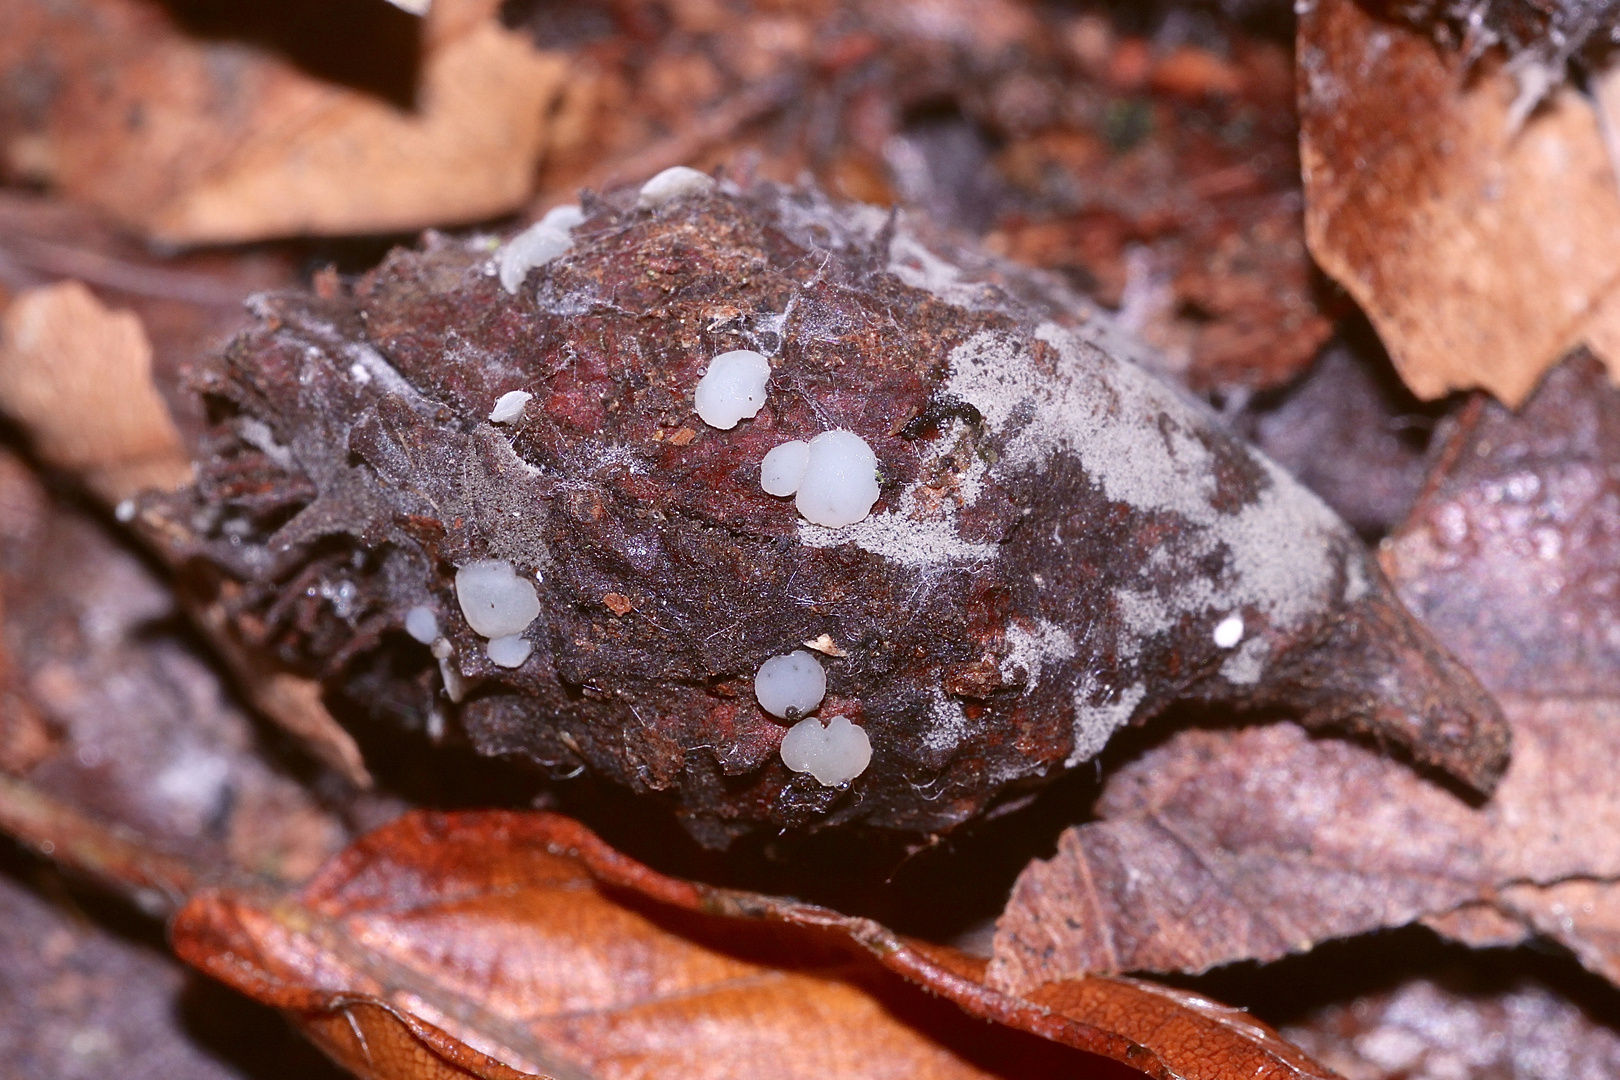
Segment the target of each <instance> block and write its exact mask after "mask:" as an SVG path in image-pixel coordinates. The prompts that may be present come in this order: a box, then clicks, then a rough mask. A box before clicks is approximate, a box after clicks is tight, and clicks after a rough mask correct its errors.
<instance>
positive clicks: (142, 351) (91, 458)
mask: <svg viewBox="0 0 1620 1080" xmlns="http://www.w3.org/2000/svg"><path fill="white" fill-rule="evenodd" d="M0 335H3V337H0V412H5V413H7V414H9V415H10V416H11V417H12V418H13V419H14V420H16V421H17V422H18V423H20V424H21V425H22V426H23V428H24V429H25V430H26V431H27V432H28V434H29V435H30V437H31V438H32V440H33V443H34V447H35V449H36V451H37V452H38V453H39V455H40V456H41V457H42V458H44V459H45V460H46V461H47V462H49V463H50V464H52V465H54V466H56V467H58V468H61V469H64V470H66V471H68V472H72V473H76V474H78V475H80V476H82V477H83V479H84V481H85V483H86V484H87V485H89V486H90V488H91V489H92V490H94V491H95V492H96V493H97V494H99V495H100V496H102V497H103V498H105V499H107V500H108V501H110V502H117V501H118V500H120V499H123V498H127V497H128V496H130V495H133V494H135V493H136V492H138V491H140V490H142V489H143V488H151V487H156V488H163V489H168V488H174V487H179V486H180V485H182V484H185V483H188V482H190V480H191V476H192V472H191V461H190V457H189V455H188V454H187V453H186V450H185V448H184V447H183V446H182V445H181V442H180V433H179V431H178V430H176V428H175V425H174V421H173V419H172V418H170V416H169V411H168V407H167V406H166V405H164V403H163V399H162V398H161V397H159V396H158V393H157V391H156V389H155V388H154V387H153V385H152V347H151V345H150V344H149V343H148V342H147V339H146V334H145V332H144V331H143V329H142V328H141V322H140V319H138V318H137V317H136V316H135V315H133V314H132V313H130V312H128V311H112V310H109V309H108V308H106V307H104V306H103V305H102V304H101V303H100V302H99V301H98V300H97V299H96V298H95V297H94V296H93V295H91V293H90V290H89V289H87V288H85V287H84V286H83V285H82V284H80V283H78V282H76V281H68V282H63V283H61V284H59V285H50V286H46V287H42V288H38V289H31V290H29V291H28V292H25V293H23V294H22V295H21V296H19V297H17V299H15V300H14V301H12V303H11V305H10V307H8V308H7V309H6V311H5V314H4V316H3V318H0Z"/></svg>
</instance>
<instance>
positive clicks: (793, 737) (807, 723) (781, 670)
mask: <svg viewBox="0 0 1620 1080" xmlns="http://www.w3.org/2000/svg"><path fill="white" fill-rule="evenodd" d="M826 696H827V673H826V672H825V671H823V670H822V669H821V661H819V660H817V659H816V658H815V657H814V656H813V655H811V654H810V653H808V652H806V651H805V650H803V649H796V650H794V651H793V652H790V653H788V654H786V655H784V656H773V657H771V658H770V659H769V660H767V661H765V662H764V663H763V664H761V665H760V666H759V672H758V674H756V675H755V676H754V697H755V698H756V699H757V700H758V701H759V707H760V708H762V709H764V710H765V711H766V712H768V713H770V714H771V715H772V716H775V717H777V718H779V719H782V720H790V721H797V723H795V724H794V725H793V726H792V727H791V728H789V729H788V730H787V734H785V735H783V736H782V746H781V754H782V763H783V764H784V765H786V766H787V767H788V768H790V769H792V770H793V771H794V772H801V773H809V774H810V775H811V776H814V777H815V778H816V780H817V781H818V782H819V783H821V784H822V785H824V786H826V787H841V786H842V785H844V784H847V783H849V782H850V781H851V780H853V779H855V778H856V777H857V776H859V775H861V773H863V772H865V771H866V767H867V765H869V764H871V762H872V741H871V740H870V739H868V738H867V737H866V732H865V731H863V730H862V729H861V728H860V727H858V726H856V725H855V724H854V723H852V722H851V721H850V719H849V717H847V716H834V717H831V718H830V719H829V720H828V721H827V722H826V723H825V724H823V723H822V722H821V721H820V720H818V719H817V718H815V717H813V716H806V715H805V714H806V713H810V712H814V711H815V710H816V708H817V707H818V706H819V705H820V704H821V699H822V698H824V697H826ZM800 717H803V719H799V718H800Z"/></svg>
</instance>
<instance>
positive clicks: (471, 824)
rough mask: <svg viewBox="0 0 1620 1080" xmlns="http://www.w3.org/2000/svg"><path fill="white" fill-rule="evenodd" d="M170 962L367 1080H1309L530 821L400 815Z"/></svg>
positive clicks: (1254, 1030)
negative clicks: (297, 1033) (684, 876)
mask: <svg viewBox="0 0 1620 1080" xmlns="http://www.w3.org/2000/svg"><path fill="white" fill-rule="evenodd" d="M173 938H174V942H175V946H176V948H177V950H178V951H179V952H180V954H181V956H182V957H183V958H185V959H186V960H187V961H188V962H190V963H192V964H193V965H195V966H197V967H198V968H201V969H202V970H204V971H206V972H209V973H210V974H212V975H214V976H216V977H217V978H220V979H222V980H223V981H225V982H227V983H230V984H231V985H233V986H235V987H237V988H238V989H240V990H242V991H244V992H245V993H248V994H249V995H251V996H253V997H255V998H257V999H258V1000H260V1001H264V1002H266V1003H268V1004H271V1005H275V1006H277V1007H279V1008H283V1009H287V1010H289V1011H290V1012H291V1013H292V1014H293V1015H294V1016H295V1018H296V1019H297V1020H298V1021H299V1023H300V1024H302V1025H303V1026H304V1028H305V1029H306V1030H307V1031H308V1032H309V1033H310V1034H311V1036H312V1037H313V1038H315V1040H316V1041H317V1042H319V1043H320V1044H321V1045H322V1046H323V1047H325V1048H326V1049H327V1050H328V1052H329V1053H331V1054H332V1056H333V1057H334V1058H336V1059H337V1060H339V1061H340V1062H342V1063H343V1064H345V1065H347V1066H348V1067H349V1068H351V1069H352V1070H353V1071H355V1072H356V1073H358V1074H359V1075H361V1076H365V1077H367V1078H377V1080H382V1078H387V1080H407V1078H408V1080H420V1078H425V1077H441V1076H442V1077H480V1078H486V1077H487V1078H505V1077H512V1076H521V1075H536V1074H539V1075H549V1076H554V1077H559V1078H571V1077H587V1076H588V1077H603V1078H608V1077H630V1076H681V1077H688V1078H716V1080H718V1078H721V1077H743V1076H764V1075H769V1076H772V1077H782V1078H792V1077H805V1078H811V1077H815V1078H820V1077H827V1076H839V1077H857V1076H894V1077H902V1076H903V1077H908V1078H918V1080H923V1078H929V1080H932V1078H946V1077H950V1078H962V1080H969V1078H979V1077H985V1076H992V1075H1004V1076H1005V1075H1027V1074H1028V1072H1029V1071H1030V1070H1032V1069H1045V1070H1052V1069H1061V1070H1065V1071H1069V1070H1072V1071H1086V1072H1087V1074H1088V1075H1090V1074H1092V1073H1093V1072H1095V1070H1097V1069H1098V1068H1099V1067H1101V1068H1104V1069H1105V1070H1106V1069H1107V1068H1108V1066H1106V1065H1105V1064H1104V1063H1103V1062H1100V1061H1098V1060H1097V1059H1096V1058H1093V1057H1091V1056H1090V1054H1101V1055H1104V1056H1106V1057H1110V1058H1113V1059H1114V1060H1115V1061H1117V1062H1120V1063H1123V1064H1127V1065H1130V1066H1132V1067H1134V1068H1136V1069H1138V1070H1140V1071H1142V1072H1145V1073H1147V1074H1149V1075H1151V1076H1158V1077H1165V1078H1168V1077H1172V1076H1175V1077H1187V1078H1193V1077H1205V1078H1209V1080H1224V1078H1232V1080H1236V1078H1238V1077H1244V1078H1249V1077H1275V1078H1278V1080H1282V1078H1299V1077H1313V1076H1328V1075H1331V1074H1330V1073H1329V1072H1328V1071H1327V1070H1325V1069H1322V1068H1321V1067H1319V1066H1317V1065H1315V1064H1314V1063H1312V1062H1310V1061H1309V1060H1308V1059H1307V1058H1306V1057H1305V1056H1304V1055H1302V1054H1300V1053H1299V1052H1298V1051H1296V1050H1294V1049H1293V1048H1292V1047H1291V1046H1289V1045H1288V1044H1287V1043H1285V1042H1283V1041H1282V1040H1281V1039H1280V1038H1278V1037H1277V1036H1276V1035H1275V1034H1274V1033H1273V1032H1271V1031H1269V1030H1268V1029H1266V1028H1264V1027H1263V1026H1262V1025H1260V1024H1258V1023H1256V1022H1254V1021H1253V1020H1251V1019H1250V1018H1248V1017H1247V1016H1245V1015H1244V1014H1241V1013H1238V1012H1236V1011H1234V1010H1227V1009H1224V1008H1223V1007H1221V1006H1219V1005H1216V1004H1215V1003H1213V1002H1209V1001H1206V1000H1204V999H1202V998H1198V997H1197V996H1195V995H1191V994H1187V993H1184V992H1182V991H1179V990H1172V989H1168V988H1165V987H1159V986H1154V985H1152V984H1149V983H1142V982H1137V981H1134V980H1126V979H1087V980H1078V981H1074V982H1070V983H1065V984H1058V985H1052V986H1045V987H1041V988H1039V989H1038V990H1037V991H1036V992H1035V993H1033V994H1031V995H1030V996H1029V997H1027V998H1015V997H1011V996H1009V995H1005V994H1001V993H998V992H996V991H994V990H992V989H991V988H990V987H989V986H987V985H986V984H985V982H984V980H983V975H984V962H983V961H982V960H978V959H975V958H973V957H969V956H966V955H964V954H962V953H959V952H956V951H954V950H951V949H947V948H944V947H940V946H932V945H924V944H921V943H915V942H910V941H907V940H905V939H902V938H900V937H898V936H896V935H895V934H893V933H892V932H890V931H889V930H887V929H885V928H884V927H882V926H880V925H878V924H876V923H873V922H871V921H869V920H863V919H854V918H848V917H845V916H842V915H839V914H837V913H836V912H832V911H829V910H827V909H824V908H817V907H813V906H810V905H805V904H799V903H796V902H793V901H786V900H778V899H773V898H769V897H763V896H759V895H757V894H751V893H740V892H733V891H728V890H722V889H714V888H709V887H706V886H703V885H698V884H693V883H689V882H684V881H678V880H674V879H671V878H667V877H664V876H662V875H660V874H657V873H655V872H654V871H652V870H650V869H648V868H647V867H645V866H642V865H641V864H639V863H636V862H634V861H633V860H631V859H629V858H627V857H625V856H623V855H621V854H619V853H618V852H616V851H614V850H613V849H612V848H610V847H608V846H607V845H606V844H604V843H603V842H602V841H601V840H599V839H597V838H596V837H595V836H594V835H593V834H592V833H590V832H589V831H587V830H586V829H584V828H583V827H582V826H580V825H578V824H577V823H575V822H573V821H571V820H569V819H567V818H562V817H557V816H555V815H549V814H519V813H510V812H496V811H491V812H483V813H464V814H450V815H445V814H430V813H414V814H411V815H407V816H406V817H404V818H402V819H400V820H399V821H396V822H395V823H393V824H391V825H388V826H386V827H384V828H382V829H379V830H378V831H376V832H374V833H372V834H370V835H368V836H366V837H364V838H362V839H361V840H359V841H357V842H356V843H355V844H354V845H353V846H352V847H350V848H349V849H348V850H347V851H346V852H345V853H344V854H343V855H341V856H339V857H338V858H337V859H335V860H334V861H333V862H332V863H331V864H330V865H329V866H328V867H327V869H326V870H324V871H323V872H322V873H321V874H320V875H318V876H317V877H316V878H315V879H314V880H313V881H312V882H311V883H310V884H309V885H308V886H307V887H306V888H305V890H304V891H303V892H302V893H301V894H300V895H299V896H297V897H296V898H293V899H275V898H261V897H252V896H248V895H243V894H240V893H229V892H207V893H203V894H201V895H199V896H197V897H196V898H194V899H193V901H192V902H191V903H190V904H189V905H188V906H187V907H186V908H185V909H184V910H183V911H182V912H181V913H180V915H179V916H178V917H177V919H176V921H175V923H174V926H173ZM852 944H853V945H856V946H859V947H860V948H858V949H856V948H851V945H852ZM885 969H887V970H885ZM896 976H898V978H897V977H896ZM919 988H921V989H924V990H927V991H930V992H932V994H934V995H937V996H938V997H940V998H944V999H946V1000H947V1001H948V1002H951V1003H954V1005H955V1006H956V1009H953V1008H951V1006H949V1005H946V1004H945V1003H943V1002H938V1001H932V1000H930V999H929V998H928V996H927V995H924V994H921V993H919V992H918V990H919ZM957 1009H959V1010H960V1011H957ZM953 1017H954V1019H953ZM970 1017H976V1018H978V1019H979V1020H981V1021H983V1020H987V1021H993V1022H994V1024H993V1025H984V1024H978V1023H970V1022H968V1023H965V1022H964V1021H967V1020H968V1019H969V1018H970ZM1031 1035H1033V1036H1039V1037H1040V1038H1039V1039H1034V1038H1031V1037H1030V1036H1031ZM1040 1040H1047V1041H1046V1042H1044V1043H1043V1042H1042V1041H1040ZM1079 1051H1089V1052H1090V1054H1087V1053H1080V1052H1079ZM486 1055H487V1056H486Z"/></svg>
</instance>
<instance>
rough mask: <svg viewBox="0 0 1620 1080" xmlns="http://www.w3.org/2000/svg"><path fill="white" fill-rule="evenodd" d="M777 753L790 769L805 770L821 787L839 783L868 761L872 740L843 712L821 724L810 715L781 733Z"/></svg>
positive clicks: (861, 769)
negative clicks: (779, 747)
mask: <svg viewBox="0 0 1620 1080" xmlns="http://www.w3.org/2000/svg"><path fill="white" fill-rule="evenodd" d="M781 754H782V764H784V765H786V766H787V767H788V768H790V769H792V770H793V771H794V772H799V773H805V772H807V773H809V774H810V775H811V776H814V777H815V778H816V780H817V782H818V783H820V784H821V785H822V786H823V787H841V786H843V785H844V784H847V783H849V782H850V781H851V780H853V779H855V778H856V777H857V776H859V775H861V773H863V772H865V771H866V767H867V766H868V765H870V764H871V763H872V740H871V739H868V738H867V737H866V732H865V731H864V730H863V729H862V728H860V727H858V726H857V725H855V724H852V723H850V720H849V717H847V716H834V717H833V718H831V719H830V720H828V721H827V724H826V726H825V727H823V726H822V723H821V721H820V720H819V719H817V718H816V717H814V716H811V717H807V718H805V719H803V720H800V721H799V722H798V723H797V724H794V725H793V726H792V727H791V728H789V729H788V732H787V734H786V735H783V736H782V747H781Z"/></svg>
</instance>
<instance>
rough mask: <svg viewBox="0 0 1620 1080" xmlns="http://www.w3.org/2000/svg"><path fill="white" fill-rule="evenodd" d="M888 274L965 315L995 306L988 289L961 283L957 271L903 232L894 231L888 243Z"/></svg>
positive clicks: (967, 282) (958, 269) (901, 229)
mask: <svg viewBox="0 0 1620 1080" xmlns="http://www.w3.org/2000/svg"><path fill="white" fill-rule="evenodd" d="M888 270H889V273H891V274H893V275H894V276H895V277H897V278H899V279H900V280H901V281H903V282H905V283H906V284H907V285H910V286H911V287H912V288H914V289H921V290H922V291H923V292H926V293H930V294H932V295H934V296H937V297H939V299H941V300H943V301H945V302H946V303H948V304H954V305H956V306H957V307H960V308H966V309H967V310H969V311H975V310H978V309H980V308H986V307H990V306H992V305H993V304H994V302H995V300H994V296H993V289H992V287H991V286H989V285H986V284H984V283H981V282H971V281H964V280H962V270H961V268H960V267H958V266H956V265H955V264H954V263H951V262H947V261H946V260H945V259H942V258H940V257H939V256H938V255H935V254H934V253H933V252H932V251H930V250H929V249H928V247H927V245H925V244H924V243H923V242H922V241H921V240H919V239H917V238H916V237H915V236H913V235H912V234H911V233H910V232H909V231H907V230H906V229H905V228H899V229H896V230H895V233H894V238H893V239H892V240H891V241H890V242H889V265H888Z"/></svg>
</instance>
